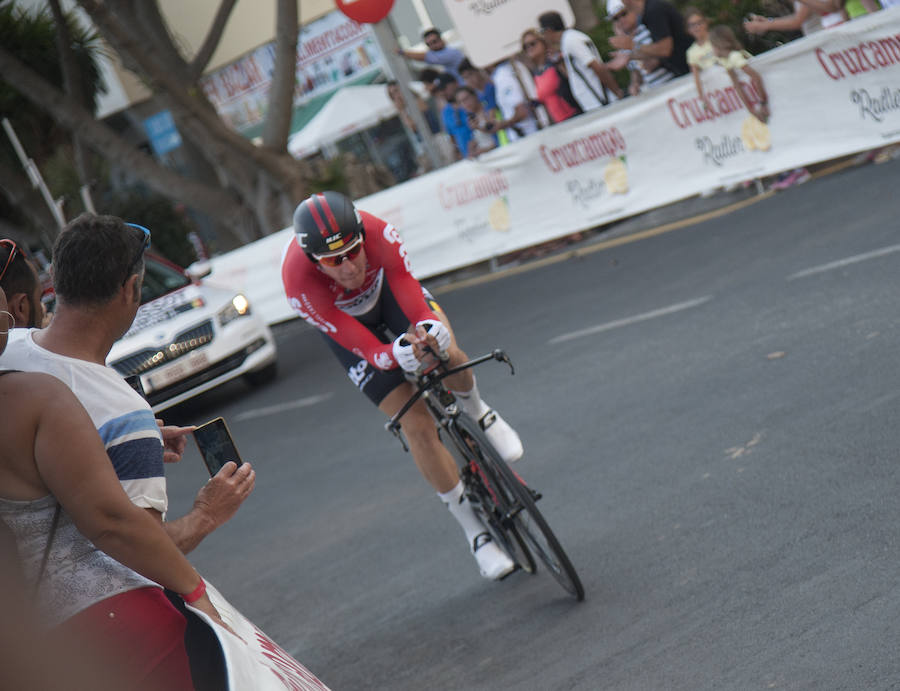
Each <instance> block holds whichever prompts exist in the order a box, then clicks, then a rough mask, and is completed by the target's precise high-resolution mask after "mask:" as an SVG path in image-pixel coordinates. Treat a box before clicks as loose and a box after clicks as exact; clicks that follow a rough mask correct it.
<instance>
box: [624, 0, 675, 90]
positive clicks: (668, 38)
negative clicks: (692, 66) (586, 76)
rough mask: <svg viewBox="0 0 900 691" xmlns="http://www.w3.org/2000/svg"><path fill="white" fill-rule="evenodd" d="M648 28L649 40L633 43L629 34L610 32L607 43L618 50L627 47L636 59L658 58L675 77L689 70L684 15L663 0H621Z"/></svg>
mask: <svg viewBox="0 0 900 691" xmlns="http://www.w3.org/2000/svg"><path fill="white" fill-rule="evenodd" d="M623 2H624V4H625V7H626V8H628V10H629V11H631V12H633V13H634V15H635V16H636V17H637V18H638V19H637V21H639V22H640V23H641V24H643V25H644V26H645V27H647V30H648V31H649V32H650V38H651V41H652V42H651V43H649V44H645V45H641V46H638V45H635V42H634V40H633V39H632V38H631V37H630V36H613V37H612V38H610V39H609V42H610V44H611V45H612V46H613V47H614V48H616V49H618V50H630V51H631V57H632V58H633V59H635V60H659V62H660V64H661V65H662V66H663V67H665V68H666V69H667V70H669V72H671V73H672V74H674V75H675V76H676V77H680V76H681V75H683V74H687V73H688V71H689V70H688V65H687V58H686V57H685V54H686V53H687V49H688V46H689V45H690V44H691V37H690V36H688V34H687V31H685V28H684V18H683V17H682V16H681V13H680V12H679V11H678V10H677V9H676V7H675V6H674V5H672V4H670V3H669V2H667V1H666V0H623Z"/></svg>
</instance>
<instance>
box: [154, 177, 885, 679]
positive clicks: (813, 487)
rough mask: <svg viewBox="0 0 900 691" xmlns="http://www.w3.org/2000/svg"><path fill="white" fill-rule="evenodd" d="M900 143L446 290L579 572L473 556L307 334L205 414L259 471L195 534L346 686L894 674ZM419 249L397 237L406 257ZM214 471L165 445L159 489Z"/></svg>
mask: <svg viewBox="0 0 900 691" xmlns="http://www.w3.org/2000/svg"><path fill="white" fill-rule="evenodd" d="M898 174H900V161H895V162H892V163H888V164H885V165H880V166H867V167H862V168H855V169H849V170H845V171H843V172H840V173H837V174H834V175H831V176H828V177H825V178H823V179H819V180H813V181H812V182H810V183H807V184H806V185H803V186H801V187H797V188H792V189H789V190H787V191H785V192H782V193H779V194H777V195H775V196H773V197H771V198H768V199H764V200H762V201H760V202H759V203H756V204H754V205H752V206H749V207H747V208H744V209H741V210H739V211H736V212H734V213H732V214H729V215H726V216H723V217H720V218H718V219H715V220H712V221H708V222H705V223H701V224H698V225H693V226H688V227H685V228H682V229H679V230H676V231H673V232H668V233H664V234H660V235H658V236H656V237H652V238H647V239H643V240H640V241H636V242H632V243H627V244H623V245H620V246H617V247H614V248H612V249H606V250H603V251H596V252H591V253H588V254H585V255H583V256H581V257H580V258H577V259H572V260H568V261H565V262H558V263H552V264H548V265H546V266H537V267H534V268H532V269H530V270H528V271H523V272H521V273H517V274H515V275H511V276H507V277H501V278H498V279H496V280H492V281H489V282H485V283H483V284H481V285H474V286H469V287H465V288H460V289H455V290H449V291H446V292H443V293H442V294H441V295H440V296H439V300H440V302H441V304H442V305H443V307H444V308H445V310H446V311H447V312H448V314H449V315H450V318H451V320H452V321H453V323H454V326H455V329H456V331H457V334H458V336H459V338H460V342H461V343H462V345H463V347H464V348H465V349H466V350H467V351H468V352H469V354H470V355H477V354H481V353H483V352H487V351H488V350H489V349H491V348H493V347H495V346H500V347H504V348H506V349H507V351H508V352H509V353H510V355H511V356H512V358H513V361H514V363H515V365H516V375H515V376H513V377H510V376H508V374H507V371H506V370H505V368H504V367H503V366H502V365H499V364H487V365H483V366H482V367H481V368H480V369H479V370H478V377H479V383H480V387H481V389H482V392H483V393H484V397H485V399H486V400H487V401H488V402H489V403H491V404H493V405H495V406H496V407H497V408H498V410H500V411H501V413H502V414H503V415H504V416H505V417H506V419H507V420H509V421H510V422H511V423H512V424H513V425H514V426H515V427H517V428H518V430H519V431H520V432H521V436H522V437H523V440H524V442H525V447H526V455H525V458H523V459H522V461H520V463H519V465H518V467H517V469H518V470H519V471H520V472H521V473H522V475H523V476H524V477H525V478H526V479H527V480H528V481H529V482H530V483H531V484H533V485H534V486H536V487H538V488H539V489H540V490H542V492H543V494H544V498H543V499H542V500H541V502H540V505H541V508H542V509H543V510H544V512H545V515H546V516H547V518H548V519H549V520H550V522H551V524H552V525H553V526H554V527H555V528H556V531H557V534H558V535H559V537H560V539H561V540H562V542H563V544H564V546H565V547H566V549H567V550H568V552H569V554H570V556H571V557H572V560H573V562H574V563H575V565H576V567H577V568H578V570H579V572H580V574H581V576H582V580H583V581H584V584H585V588H586V590H587V598H586V600H585V602H583V603H580V604H579V603H575V602H574V601H572V600H571V599H569V598H568V597H567V596H566V595H565V594H564V592H563V591H562V589H561V588H559V587H558V585H557V584H556V583H555V582H554V581H553V580H552V579H551V578H550V577H549V576H548V575H547V574H546V573H539V574H538V575H536V576H533V577H532V576H527V575H525V574H514V575H513V576H512V577H510V578H509V579H507V580H506V581H504V582H502V583H489V582H486V581H483V580H482V579H481V578H480V577H479V575H478V573H477V570H476V568H475V564H474V561H473V560H472V558H471V557H470V556H469V555H468V553H467V550H466V545H465V543H464V540H463V538H462V534H461V531H460V530H459V528H458V527H457V526H456V525H455V523H454V522H453V521H452V520H451V518H450V517H449V516H448V515H447V511H446V509H445V508H443V506H442V505H441V504H440V502H439V501H438V499H437V498H436V497H435V496H434V494H433V492H431V491H430V489H429V488H428V486H427V485H426V484H425V482H424V481H423V480H422V479H421V478H420V477H419V475H418V473H417V472H416V470H415V468H414V466H413V463H412V459H411V458H410V457H409V456H408V455H406V454H404V453H403V452H402V450H401V448H400V446H399V444H398V443H397V441H396V440H394V439H393V438H392V437H391V436H389V435H388V434H387V433H385V432H384V431H383V427H382V425H383V419H382V418H381V416H380V414H379V413H378V412H377V411H376V410H374V409H372V408H371V406H370V404H369V403H368V401H367V400H365V399H364V398H363V397H362V396H360V395H359V394H358V393H357V392H356V390H355V389H354V387H353V386H352V385H351V384H350V383H349V382H348V381H347V380H346V378H345V377H344V376H343V374H342V373H341V371H340V369H339V367H338V365H337V364H336V363H335V362H334V361H333V360H332V356H331V355H330V353H329V352H328V351H327V350H326V348H325V347H324V345H323V343H322V342H321V337H320V336H319V335H318V334H317V333H314V332H312V331H310V330H308V329H306V328H301V327H300V326H299V325H297V324H291V325H288V326H286V327H282V328H280V329H279V330H278V336H279V346H280V367H281V372H280V376H279V379H278V381H277V382H275V383H274V384H272V385H270V386H268V387H265V388H262V389H258V390H252V389H249V388H247V387H246V386H245V385H244V384H243V383H241V382H237V383H234V384H233V385H230V386H227V387H224V388H222V389H220V390H219V391H217V392H214V393H211V394H209V395H206V396H204V397H202V398H200V399H196V400H195V401H193V402H190V403H188V404H185V405H183V406H181V407H179V408H177V409H175V410H173V411H170V413H169V414H168V415H167V416H166V417H167V418H169V419H170V420H172V421H179V422H182V423H185V422H202V421H205V420H207V419H209V418H211V417H214V416H216V415H224V416H225V417H226V419H227V420H228V421H229V422H230V424H231V426H232V430H233V432H234V433H235V436H236V437H237V440H238V444H239V446H240V448H241V449H242V451H243V453H244V455H245V457H246V458H248V459H251V460H252V461H253V462H254V464H255V466H256V468H257V471H258V481H257V486H256V490H255V492H254V494H253V495H252V496H251V497H250V498H249V499H248V501H247V502H246V503H245V505H244V506H243V507H242V508H241V510H240V512H239V513H238V515H237V516H236V517H235V518H234V519H233V520H232V521H231V522H230V523H229V524H227V525H226V526H224V527H223V528H222V529H220V530H219V531H217V533H215V534H214V535H212V536H211V537H209V538H208V539H207V540H206V541H205V542H204V543H203V544H202V545H201V546H200V547H199V548H198V549H197V550H196V551H195V552H194V553H193V554H192V560H193V561H194V563H195V564H196V566H197V567H198V568H199V569H200V570H201V571H202V572H204V573H205V574H206V575H207V576H208V577H209V578H210V579H211V580H212V582H214V583H215V584H216V585H217V586H218V587H219V588H220V590H222V591H223V592H224V593H225V594H226V595H227V596H228V597H229V599H231V600H232V602H233V603H234V604H235V605H237V606H238V607H239V608H240V609H241V610H242V611H243V612H244V613H245V614H246V615H248V616H249V617H250V618H251V619H252V620H253V621H254V622H255V623H256V624H257V625H259V626H260V627H261V628H262V629H264V630H265V631H267V632H268V633H269V634H270V635H271V636H272V637H273V638H275V639H276V640H277V641H279V642H280V643H281V644H282V646H284V647H285V648H286V649H287V650H288V651H290V652H291V653H293V654H294V655H295V656H296V657H297V658H298V659H299V660H301V661H302V662H303V663H304V664H306V665H307V666H308V667H309V668H310V669H311V670H313V671H314V672H315V673H316V674H318V675H319V677H320V678H321V679H322V680H323V681H324V682H326V683H327V684H328V685H329V686H330V687H331V688H332V689H335V691H338V690H345V689H392V690H406V689H409V690H416V691H418V690H421V689H467V690H468V689H471V690H476V689H484V690H490V691H497V690H502V689H554V690H555V689H585V690H593V689H636V690H645V689H646V690H657V689H690V690H695V689H716V690H725V689H734V690H736V691H746V690H748V689H853V690H856V689H897V688H900V659H898V655H897V649H898V645H900V627H898V624H897V622H898V620H900V588H898V576H897V572H898V566H900V560H898V552H900V544H898V540H897V534H898V525H900V492H898V451H897V449H898V446H900V428H898V424H897V420H898V413H900V377H898V372H897V361H898V358H897V352H898V343H900V326H898V320H897V298H896V296H897V293H898V289H900V244H898V243H900V233H898V226H897V217H898V207H900V205H898V199H897V193H896V180H897V179H898ZM413 259H414V258H413ZM203 479H204V471H203V467H202V464H201V462H200V460H199V456H198V455H197V453H196V451H195V450H194V449H193V448H192V449H190V451H189V453H188V454H187V456H186V458H185V459H184V460H183V461H182V463H181V464H180V465H179V466H178V467H173V468H171V473H170V475H169V487H170V493H171V496H172V514H173V515H181V514H182V513H183V512H184V511H186V510H187V507H188V506H189V505H190V501H191V499H192V496H193V493H194V491H195V490H196V488H197V487H198V486H199V484H200V483H201V482H202V481H203Z"/></svg>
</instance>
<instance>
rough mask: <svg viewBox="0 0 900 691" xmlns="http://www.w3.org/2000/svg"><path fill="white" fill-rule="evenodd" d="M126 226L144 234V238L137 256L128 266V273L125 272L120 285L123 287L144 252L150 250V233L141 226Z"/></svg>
mask: <svg viewBox="0 0 900 691" xmlns="http://www.w3.org/2000/svg"><path fill="white" fill-rule="evenodd" d="M125 225H126V226H128V227H129V228H134V229H135V230H139V231H141V233H143V234H144V237H143V239H142V241H141V248H140V249H139V250H138V251H137V254H136V255H135V256H134V259H133V260H132V262H131V264H129V265H128V271H126V272H125V280H124V281H122V285H125V282H126V281H127V280H128V277H129V276H131V272H132V271H133V270H134V267H136V266H137V265H138V262H139V261H141V257H143V256H144V252H146V251H147V250H148V249H150V231H149V230H148V229H147V228H145V227H144V226H142V225H138V224H137V223H126V224H125Z"/></svg>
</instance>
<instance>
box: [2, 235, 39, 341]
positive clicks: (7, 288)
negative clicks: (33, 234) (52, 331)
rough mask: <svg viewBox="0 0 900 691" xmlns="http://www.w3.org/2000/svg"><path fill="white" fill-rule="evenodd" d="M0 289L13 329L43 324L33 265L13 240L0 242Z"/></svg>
mask: <svg viewBox="0 0 900 691" xmlns="http://www.w3.org/2000/svg"><path fill="white" fill-rule="evenodd" d="M0 288H3V290H4V292H5V293H6V296H7V299H6V302H7V304H8V305H9V308H8V309H9V311H10V313H11V314H12V316H13V320H14V321H13V326H14V327H16V326H18V327H26V328H29V329H30V328H34V327H41V326H43V325H44V317H45V315H44V303H43V302H41V293H42V292H43V291H42V289H41V279H40V276H39V275H38V271H37V269H36V268H35V266H34V263H33V262H32V261H31V259H29V257H28V256H27V255H26V253H25V251H24V249H23V248H22V247H20V246H19V245H17V244H16V242H15V241H14V240H0Z"/></svg>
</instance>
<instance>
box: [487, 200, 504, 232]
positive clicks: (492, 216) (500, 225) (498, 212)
mask: <svg viewBox="0 0 900 691" xmlns="http://www.w3.org/2000/svg"><path fill="white" fill-rule="evenodd" d="M488 222H489V223H490V224H491V228H493V229H494V230H499V231H501V232H506V231H507V230H509V204H507V202H506V197H497V198H496V199H495V200H494V203H493V204H491V208H490V209H488Z"/></svg>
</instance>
